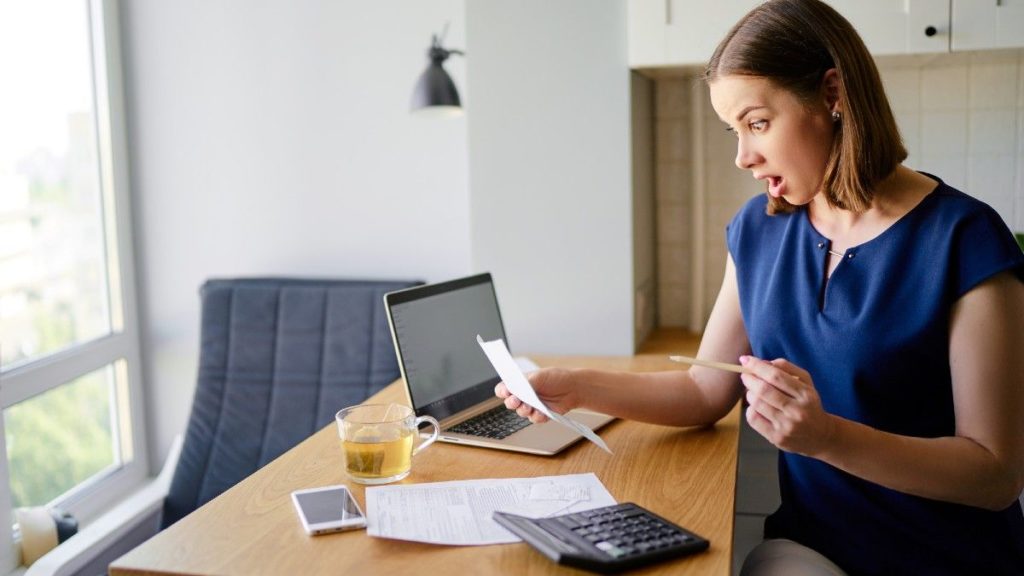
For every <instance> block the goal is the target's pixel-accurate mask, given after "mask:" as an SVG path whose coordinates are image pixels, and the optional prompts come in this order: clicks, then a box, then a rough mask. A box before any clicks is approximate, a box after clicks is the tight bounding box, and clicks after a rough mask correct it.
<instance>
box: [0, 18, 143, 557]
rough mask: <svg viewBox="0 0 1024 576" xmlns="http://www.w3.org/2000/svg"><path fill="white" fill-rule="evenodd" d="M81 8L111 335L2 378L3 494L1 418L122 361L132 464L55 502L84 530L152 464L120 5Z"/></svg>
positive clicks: (12, 540) (4, 553)
mask: <svg viewBox="0 0 1024 576" xmlns="http://www.w3.org/2000/svg"><path fill="white" fill-rule="evenodd" d="M80 1H82V2H85V3H86V4H87V14H88V26H89V39H90V50H91V54H90V56H91V66H92V81H93V94H94V98H95V106H96V108H95V113H96V118H95V120H96V139H97V142H96V143H97V159H98V163H99V166H98V173H99V174H98V175H99V181H100V188H101V195H102V205H103V211H102V215H101V217H102V218H103V229H104V249H105V255H106V271H105V273H106V277H107V285H108V291H109V298H110V301H109V304H110V320H111V332H110V334H108V335H105V336H102V337H100V338H97V339H94V340H90V341H87V342H83V343H80V344H75V345H72V346H70V347H68V348H66V349H63V350H60V351H58V352H55V353H53V354H49V355H47V356H44V357H42V358H39V359H36V360H32V361H28V362H25V363H23V364H18V365H15V366H14V367H12V368H10V369H9V370H7V371H4V372H2V373H0V381H2V384H0V455H2V456H3V457H2V458H0V486H4V487H9V486H10V474H9V470H8V461H7V446H6V435H5V434H4V433H3V431H4V429H5V428H4V420H3V410H5V409H7V408H9V407H11V406H13V405H15V404H17V403H19V402H21V401H24V400H27V399H29V398H31V397H33V396H37V395H39V394H41V393H43V392H46V391H49V390H53V389H55V388H57V387H59V386H61V385H63V384H67V383H69V382H70V381H72V380H74V379H75V378H78V377H80V376H83V375H86V374H88V373H90V372H93V371H95V370H98V369H101V368H103V367H105V366H108V365H115V366H114V371H115V375H117V372H118V369H117V367H116V364H117V362H118V361H119V360H123V361H124V369H123V370H121V371H120V375H119V377H120V379H116V380H115V391H114V394H112V399H114V398H115V397H119V399H118V402H116V403H113V404H112V409H113V410H117V409H118V404H120V405H121V406H122V407H123V408H126V410H123V411H122V413H121V415H120V416H125V417H127V419H128V422H127V423H126V422H124V421H123V419H122V418H121V417H120V416H119V417H118V419H117V420H113V419H112V421H111V425H112V426H115V427H116V429H115V430H114V437H115V442H116V446H120V445H121V444H122V443H124V441H125V440H126V439H127V440H130V442H129V443H128V445H127V446H126V447H124V448H122V449H121V454H126V453H127V454H129V455H130V458H129V459H128V460H127V461H123V462H122V463H121V465H120V466H118V467H116V468H112V469H111V468H108V469H107V470H104V471H101V472H100V473H98V474H97V475H95V476H93V477H91V478H90V479H88V480H86V481H84V482H82V483H81V484H79V485H78V486H76V487H75V488H73V489H71V490H70V491H69V492H67V493H65V494H64V495H62V496H61V497H59V498H58V499H57V500H56V501H55V502H54V503H56V504H59V505H60V506H61V507H62V508H64V509H65V510H67V511H68V512H70V513H71V514H73V515H74V516H75V517H76V518H77V519H78V521H79V523H80V524H81V525H84V524H88V523H89V522H90V521H91V520H93V519H95V518H97V517H98V516H100V515H101V514H102V513H103V512H105V511H106V510H108V509H109V508H110V507H111V505H112V504H114V503H115V502H117V501H119V500H121V499H123V498H124V496H125V495H126V494H129V493H130V492H131V491H132V490H133V489H135V488H137V487H139V486H141V485H142V483H143V482H144V480H145V479H146V478H147V477H148V476H149V461H148V455H147V443H146V429H145V405H144V399H143V390H144V388H143V383H142V367H141V352H140V350H141V344H140V331H139V322H138V318H139V315H138V301H137V298H136V286H137V283H136V280H135V278H136V277H135V258H134V253H133V249H132V221H131V220H132V219H131V214H132V211H131V198H130V186H129V184H130V180H129V177H130V176H129V164H128V160H129V158H128V143H127V129H126V111H125V99H124V83H123V78H122V71H123V66H122V62H123V60H122V57H121V42H120V40H121V39H120V14H119V13H120V10H119V8H120V7H119V1H118V0H80ZM118 301H120V309H118V306H117V303H118ZM125 380H126V382H125ZM125 396H126V397H127V398H125ZM124 412H127V414H125V413H124ZM125 435H128V436H129V438H125V437H124V436H125ZM118 438H120V440H116V439H118ZM11 506H12V503H11V496H10V490H9V488H8V489H4V490H0V519H7V518H11V517H12V515H13V510H12V507H11ZM17 540H18V538H17V534H15V533H14V529H13V526H12V525H11V522H8V521H5V520H2V521H0V573H8V572H10V571H12V570H14V569H15V568H16V567H17V566H18V564H19V563H20V562H19V548H18V542H17Z"/></svg>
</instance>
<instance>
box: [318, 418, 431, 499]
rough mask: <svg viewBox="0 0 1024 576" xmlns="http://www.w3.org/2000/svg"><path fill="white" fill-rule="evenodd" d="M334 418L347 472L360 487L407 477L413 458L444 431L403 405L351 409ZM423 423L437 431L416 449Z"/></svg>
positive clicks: (429, 419) (428, 419)
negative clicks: (420, 427)
mask: <svg viewBox="0 0 1024 576" xmlns="http://www.w3.org/2000/svg"><path fill="white" fill-rule="evenodd" d="M334 418H335V420H337V422H338V435H339V436H340V437H341V450H342V453H343V454H344V458H345V472H347V473H348V475H349V477H350V478H351V479H352V480H353V481H354V482H358V483H360V484H387V483H388V482H395V481H397V480H401V479H402V478H405V477H406V476H408V475H409V471H410V470H412V458H413V456H415V455H417V454H419V453H420V452H422V451H423V450H424V449H425V448H426V447H427V446H430V445H431V444H433V443H434V441H435V440H437V434H438V432H439V431H440V429H441V426H440V424H438V423H437V420H435V419H434V418H433V417H431V416H419V417H417V416H416V414H415V413H414V412H413V411H412V408H409V407H408V406H403V405H401V404H361V405H359V406H349V407H348V408H344V409H342V410H339V411H338V413H337V414H336V415H335V416H334ZM422 422H429V423H430V424H431V425H432V426H433V427H434V432H433V433H432V434H431V435H430V436H429V437H428V438H427V439H425V440H424V441H423V442H421V443H420V445H419V446H416V448H415V449H414V448H413V440H414V439H415V437H416V436H418V432H419V425H420V423H422Z"/></svg>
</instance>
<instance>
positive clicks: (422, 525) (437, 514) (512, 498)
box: [366, 473, 615, 546]
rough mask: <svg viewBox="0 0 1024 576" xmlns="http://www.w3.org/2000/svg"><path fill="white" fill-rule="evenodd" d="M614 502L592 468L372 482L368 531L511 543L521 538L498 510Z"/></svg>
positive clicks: (559, 509)
mask: <svg viewBox="0 0 1024 576" xmlns="http://www.w3.org/2000/svg"><path fill="white" fill-rule="evenodd" d="M612 504H615V499H614V498H612V495H611V494H610V493H608V490H607V489H606V488H605V487H604V485H603V484H601V481H600V480H598V479H597V476H595V475H594V474H593V473H589V474H569V475H563V476H538V477H536V478H500V479H490V480H462V481H455V482H431V483H425V484H396V485H393V486H370V487H367V488H366V533H367V534H369V535H370V536H376V537H378V538H394V539H398V540H412V541H415V542H427V543H429V544H452V545H462V546H474V545H483V544H508V543H511V542H519V541H520V539H519V538H518V537H517V536H515V535H513V534H512V533H511V532H509V531H508V530H505V529H504V528H502V527H501V526H500V525H498V523H497V522H495V521H494V520H492V519H491V514H492V513H494V512H495V511H502V512H511V513H513V514H519V515H521V516H529V517H531V518H540V517H544V516H552V515H557V514H568V513H571V512H580V511H582V510H589V509H591V508H600V507H601V506H611V505H612Z"/></svg>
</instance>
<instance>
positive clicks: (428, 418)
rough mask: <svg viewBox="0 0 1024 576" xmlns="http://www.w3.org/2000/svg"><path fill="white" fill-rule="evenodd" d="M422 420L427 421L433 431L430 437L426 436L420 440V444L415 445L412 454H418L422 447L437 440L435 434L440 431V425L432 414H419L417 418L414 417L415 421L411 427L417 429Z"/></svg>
mask: <svg viewBox="0 0 1024 576" xmlns="http://www.w3.org/2000/svg"><path fill="white" fill-rule="evenodd" d="M423 422H427V423H429V424H430V425H431V426H433V427H434V433H433V434H431V435H430V438H427V439H426V440H424V441H423V442H421V443H420V445H419V446H417V447H416V449H415V450H413V451H412V455H413V456H415V455H417V454H419V453H420V452H422V451H423V449H424V448H426V447H427V446H430V445H431V444H433V443H434V441H435V440H437V435H438V434H439V433H440V432H441V425H440V424H438V422H437V420H436V419H435V418H434V417H433V416H419V417H418V418H416V422H415V423H414V424H413V427H415V428H416V429H417V430H419V427H420V424H422V423H423Z"/></svg>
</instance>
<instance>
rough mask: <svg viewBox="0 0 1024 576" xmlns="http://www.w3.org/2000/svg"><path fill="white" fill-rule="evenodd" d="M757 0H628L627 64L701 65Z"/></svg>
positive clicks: (657, 65)
mask: <svg viewBox="0 0 1024 576" xmlns="http://www.w3.org/2000/svg"><path fill="white" fill-rule="evenodd" d="M760 3H761V0H719V1H718V2H715V3H713V4H712V3H705V2H697V1H696V0H629V1H628V4H627V20H628V42H629V66H630V67H631V68H656V67H662V66H686V65H703V64H706V63H707V61H708V59H710V58H711V53H712V52H714V51H715V47H716V46H718V43H719V42H720V41H721V40H722V38H723V37H724V36H725V33H726V32H728V31H729V29H730V28H732V25H733V24H735V23H736V21H737V20H739V19H740V18H741V17H742V16H743V15H744V14H746V13H747V12H749V11H750V9H751V8H753V7H754V6H757V5H758V4H760Z"/></svg>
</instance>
